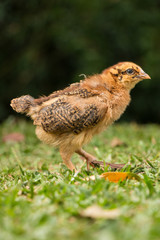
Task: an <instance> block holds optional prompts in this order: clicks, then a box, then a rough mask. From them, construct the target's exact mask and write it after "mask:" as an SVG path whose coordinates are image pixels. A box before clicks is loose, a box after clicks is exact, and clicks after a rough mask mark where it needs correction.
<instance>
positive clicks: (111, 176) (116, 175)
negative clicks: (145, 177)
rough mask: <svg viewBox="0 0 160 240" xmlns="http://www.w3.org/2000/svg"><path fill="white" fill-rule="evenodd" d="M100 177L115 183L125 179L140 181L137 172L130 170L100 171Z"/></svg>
mask: <svg viewBox="0 0 160 240" xmlns="http://www.w3.org/2000/svg"><path fill="white" fill-rule="evenodd" d="M100 177H101V178H104V179H105V180H108V181H110V182H115V183H117V182H119V181H124V180H126V179H134V180H138V181H140V177H139V176H138V175H137V174H135V173H130V172H105V173H102V174H101V175H100Z"/></svg>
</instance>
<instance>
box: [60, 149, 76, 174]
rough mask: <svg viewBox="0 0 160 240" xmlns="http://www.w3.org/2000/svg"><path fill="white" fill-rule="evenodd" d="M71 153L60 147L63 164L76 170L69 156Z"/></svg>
mask: <svg viewBox="0 0 160 240" xmlns="http://www.w3.org/2000/svg"><path fill="white" fill-rule="evenodd" d="M72 154H73V153H70V152H67V151H64V150H61V149H60V155H61V158H62V159H63V162H64V164H65V165H66V166H67V167H68V168H69V169H70V170H71V171H73V170H76V168H75V166H74V165H73V163H72V162H71V156H72Z"/></svg>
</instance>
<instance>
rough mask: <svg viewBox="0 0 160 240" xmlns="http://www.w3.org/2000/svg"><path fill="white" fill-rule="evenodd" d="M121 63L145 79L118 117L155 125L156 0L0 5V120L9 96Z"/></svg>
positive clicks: (159, 10)
mask: <svg viewBox="0 0 160 240" xmlns="http://www.w3.org/2000/svg"><path fill="white" fill-rule="evenodd" d="M119 61H133V62H135V63H137V64H139V65H140V66H141V67H142V68H143V69H144V71H146V72H147V73H148V74H149V75H150V76H151V78H152V79H151V80H145V81H144V82H141V83H140V84H138V85H137V86H136V88H135V89H134V90H133V91H132V103H131V104H130V106H129V108H128V109H127V111H126V112H125V114H124V116H123V118H122V119H123V120H127V121H137V122H141V123H147V122H159V121H160V106H159V105H160V104H159V95H160V83H159V75H160V74H159V70H160V1H159V0H154V1H151V0H141V1H140V0H134V1H133V0H92V1H87V0H76V1H75V0H69V1H65V0H63V1H62V0H49V1H47V0H39V1H38V0H27V1H23V0H5V1H1V2H0V121H3V120H4V119H6V118H7V117H8V116H9V115H10V114H12V115H13V114H15V113H14V112H13V111H12V109H11V108H10V106H9V103H10V100H11V99H12V98H14V97H17V96H20V95H23V94H30V95H32V96H34V97H38V96H40V95H43V94H44V95H47V94H49V93H51V92H52V91H54V90H57V89H60V88H63V87H66V86H68V84H69V83H72V82H75V81H79V80H80V79H81V78H82V77H80V76H79V75H80V74H82V73H84V74H86V75H91V74H94V73H99V72H101V71H102V70H103V69H104V68H107V67H108V66H111V65H113V64H115V63H117V62H119Z"/></svg>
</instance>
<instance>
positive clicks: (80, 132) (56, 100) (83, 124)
mask: <svg viewBox="0 0 160 240" xmlns="http://www.w3.org/2000/svg"><path fill="white" fill-rule="evenodd" d="M128 69H129V70H128ZM145 78H146V79H147V78H150V77H149V75H147V74H146V73H145V72H144V71H143V70H142V69H141V68H140V67H139V66H138V65H136V64H134V63H131V62H122V63H118V64H116V65H114V66H112V67H110V68H108V69H105V70H104V71H103V72H102V73H101V74H96V75H93V76H90V77H87V78H85V79H84V80H83V81H80V83H74V84H71V85H70V86H69V87H67V88H65V89H64V90H60V91H56V92H53V93H52V94H50V95H49V96H47V97H40V98H38V99H34V98H32V97H31V96H29V95H26V96H22V97H20V98H16V99H13V100H12V101H11V106H12V108H13V109H14V110H15V111H17V112H21V113H27V115H28V116H30V117H31V118H32V119H33V122H34V125H36V126H37V127H36V135H37V137H38V138H39V139H40V140H41V141H43V142H45V143H47V144H50V145H52V146H55V147H58V148H59V150H60V154H61V157H62V159H63V161H64V163H65V164H66V165H67V166H68V168H70V169H71V170H73V169H75V167H74V165H73V164H72V162H71V156H72V154H73V153H74V152H77V153H78V154H79V155H81V156H83V157H84V158H86V160H87V161H89V160H91V159H92V160H93V157H92V156H91V155H89V154H87V153H85V152H84V151H83V150H82V149H81V148H82V146H83V145H84V144H86V143H88V142H89V141H90V140H91V138H92V137H93V136H94V135H95V134H98V133H100V132H101V131H103V130H104V129H105V128H106V127H108V126H109V125H111V124H112V123H113V122H114V121H115V120H117V119H118V118H119V117H120V116H121V114H122V113H123V112H124V111H125V109H126V107H127V106H128V104H129V102H130V90H131V89H132V88H133V87H134V86H135V85H136V83H138V82H139V81H141V80H142V79H145Z"/></svg>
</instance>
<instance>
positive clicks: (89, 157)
mask: <svg viewBox="0 0 160 240" xmlns="http://www.w3.org/2000/svg"><path fill="white" fill-rule="evenodd" d="M76 153H77V154H79V155H80V156H82V157H84V158H85V159H86V161H87V170H89V165H91V166H92V167H95V166H96V165H99V166H104V162H103V161H97V160H96V158H95V157H94V156H92V155H91V154H89V153H87V152H85V151H84V150H83V149H82V148H81V149H79V150H77V151H76ZM105 164H106V166H110V167H111V168H122V167H124V165H125V164H114V163H108V162H106V163H105Z"/></svg>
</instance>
